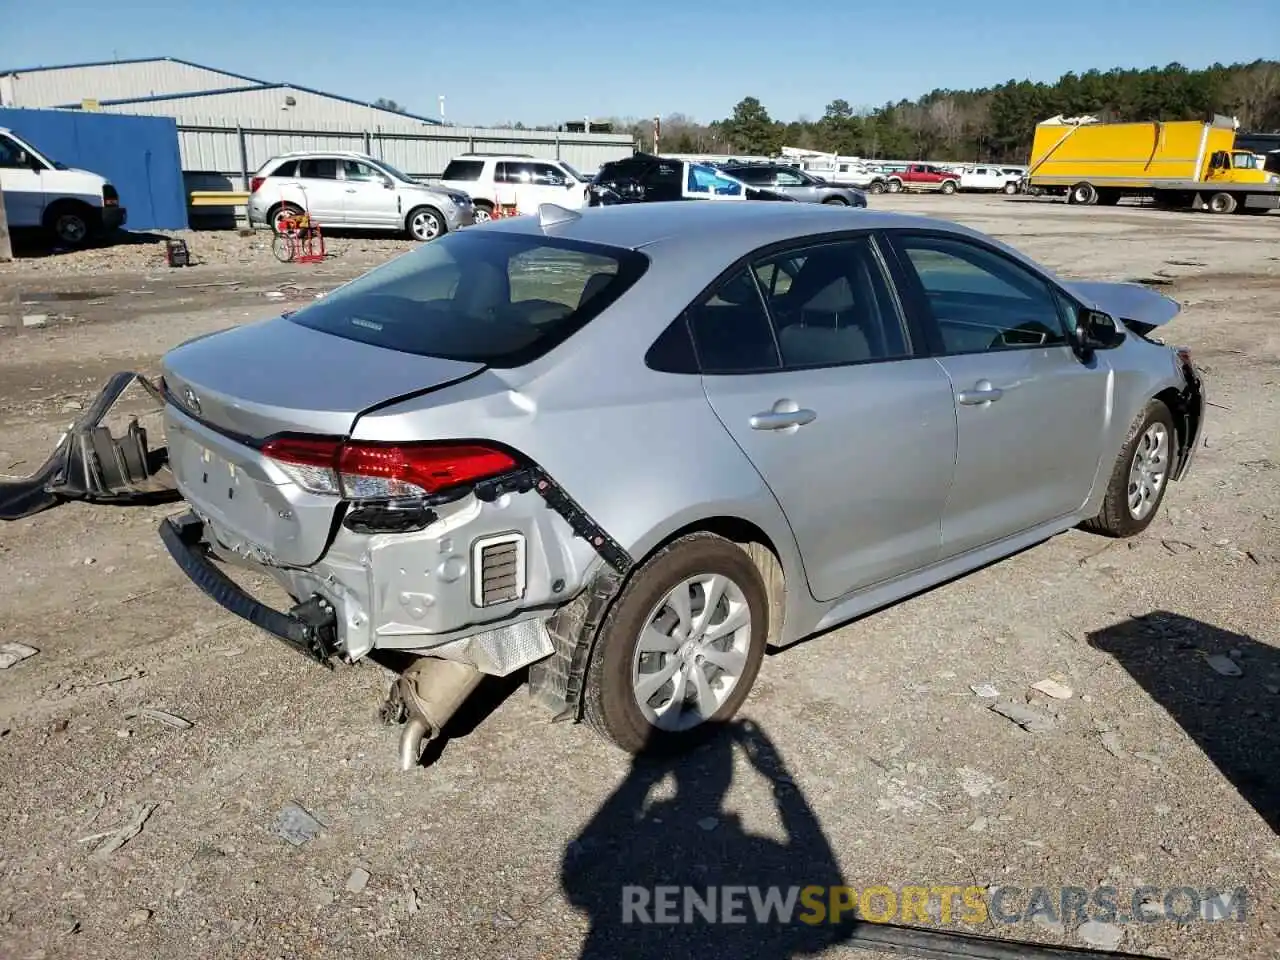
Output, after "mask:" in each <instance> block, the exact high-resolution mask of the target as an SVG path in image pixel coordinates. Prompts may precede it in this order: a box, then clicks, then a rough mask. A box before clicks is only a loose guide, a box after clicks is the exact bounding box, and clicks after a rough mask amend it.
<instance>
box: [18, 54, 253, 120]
mask: <svg viewBox="0 0 1280 960" xmlns="http://www.w3.org/2000/svg"><path fill="white" fill-rule="evenodd" d="M251 86H253V81H251V80H244V79H241V78H240V77H235V76H232V75H231V74H229V73H222V72H221V71H219V70H210V69H208V68H206V67H197V66H192V65H191V64H186V63H180V62H178V61H176V60H139V61H133V62H130V61H124V62H121V63H100V64H90V65H87V66H79V67H56V68H51V69H48V70H32V71H29V72H26V73H16V74H9V75H7V76H6V78H5V83H4V90H5V98H6V100H9V99H12V101H13V102H12V103H6V104H5V105H6V106H14V107H56V106H62V105H64V104H71V103H79V102H80V101H81V100H84V99H93V100H123V99H126V98H130V97H154V96H160V95H162V94H167V93H186V92H188V91H194V90H221V89H223V88H224V87H251ZM124 112H126V113H138V112H142V111H134V110H130V111H124ZM146 112H148V113H150V112H151V111H146Z"/></svg>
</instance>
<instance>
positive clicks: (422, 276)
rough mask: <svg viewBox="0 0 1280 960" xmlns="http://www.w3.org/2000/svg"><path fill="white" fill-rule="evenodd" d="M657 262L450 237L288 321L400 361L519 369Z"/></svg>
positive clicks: (478, 235)
mask: <svg viewBox="0 0 1280 960" xmlns="http://www.w3.org/2000/svg"><path fill="white" fill-rule="evenodd" d="M648 265H649V260H648V258H647V257H645V256H644V255H643V254H641V253H637V252H636V251H634V250H623V249H619V248H616V247H607V246H602V245H598V244H590V243H582V242H579V241H574V240H563V239H553V238H550V237H545V236H541V235H537V236H525V235H521V234H509V233H499V232H490V231H479V230H477V231H467V230H463V231H460V232H458V233H451V234H448V235H447V236H444V237H441V238H440V239H439V240H435V241H432V242H431V243H429V244H426V245H425V246H423V247H422V248H420V249H418V250H415V251H413V252H411V253H408V254H405V255H404V256H401V257H398V258H397V259H395V260H393V261H391V262H390V263H387V264H384V265H383V266H381V267H378V268H377V269H376V270H373V271H371V272H370V273H367V274H365V275H364V276H363V277H361V278H360V279H358V280H356V281H354V282H352V283H349V284H347V285H346V286H344V287H340V288H339V289H337V290H335V291H334V292H333V293H331V294H329V295H328V296H327V297H325V298H324V299H322V300H317V301H315V302H313V303H311V304H309V305H308V306H306V307H304V308H302V309H301V310H299V311H298V312H296V313H294V314H291V315H290V316H289V319H290V320H292V321H293V322H294V323H297V324H300V325H301V326H304V327H309V328H311V329H312V330H320V331H323V332H324V333H330V334H333V335H335V336H339V337H345V338H346V339H348V340H357V341H359V342H361V343H368V344H372V345H374V346H378V347H385V348H387V349H389V350H396V351H399V352H401V353H412V354H417V355H419V356H428V357H444V358H447V359H451V360H464V361H472V362H477V363H484V364H488V365H489V366H493V367H519V366H523V365H524V364H526V363H530V362H532V361H533V360H536V359H537V358H538V357H540V356H542V355H543V354H544V353H546V352H547V351H548V350H550V349H552V348H553V347H555V346H556V345H557V344H559V343H562V342H563V341H564V340H566V339H567V338H568V337H570V336H572V335H573V334H574V333H575V332H576V331H577V330H579V329H581V328H582V327H583V326H584V325H585V324H587V323H588V322H589V321H590V320H592V319H593V318H594V317H596V316H597V315H599V314H600V313H601V312H602V311H603V310H604V309H605V308H607V307H608V306H609V305H610V304H611V303H613V302H614V301H615V300H617V299H618V297H620V296H621V295H622V294H623V293H624V292H625V291H626V290H627V289H629V288H630V287H631V286H632V285H633V284H634V283H635V282H636V281H637V280H638V279H639V278H640V277H641V275H643V273H644V272H645V269H646V268H647V267H648Z"/></svg>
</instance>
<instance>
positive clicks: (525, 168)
mask: <svg viewBox="0 0 1280 960" xmlns="http://www.w3.org/2000/svg"><path fill="white" fill-rule="evenodd" d="M498 169H499V171H505V172H503V173H502V178H501V179H499V180H498V182H499V183H532V182H533V164H532V163H500V164H498Z"/></svg>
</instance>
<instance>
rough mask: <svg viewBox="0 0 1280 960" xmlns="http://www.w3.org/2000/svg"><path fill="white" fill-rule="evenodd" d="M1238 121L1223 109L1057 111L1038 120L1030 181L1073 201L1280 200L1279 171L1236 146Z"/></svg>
mask: <svg viewBox="0 0 1280 960" xmlns="http://www.w3.org/2000/svg"><path fill="white" fill-rule="evenodd" d="M1235 128H1236V123H1235V121H1234V120H1232V119H1231V118H1230V117H1221V116H1216V117H1214V118H1213V120H1212V121H1211V122H1208V123H1201V122H1199V121H1195V120H1176V121H1169V122H1161V121H1152V122H1149V123H1102V122H1100V121H1098V120H1096V119H1094V118H1093V117H1075V118H1069V119H1068V118H1064V117H1054V118H1052V119H1050V120H1045V121H1044V122H1043V123H1040V124H1037V125H1036V135H1035V141H1034V143H1033V145H1032V147H1031V164H1030V167H1029V169H1028V171H1027V177H1026V185H1027V186H1028V187H1029V188H1030V190H1031V192H1034V193H1047V194H1057V195H1065V196H1066V198H1067V202H1068V203H1080V204H1093V203H1100V204H1114V203H1118V202H1119V201H1120V198H1121V197H1125V196H1139V197H1151V198H1154V199H1155V201H1156V202H1157V203H1159V204H1160V205H1162V206H1169V207H1181V208H1192V209H1197V210H1209V211H1212V212H1213V213H1256V214H1263V213H1266V212H1267V211H1268V210H1275V209H1277V208H1280V175H1277V174H1275V173H1272V172H1270V171H1268V170H1266V169H1264V165H1263V161H1264V158H1263V157H1260V156H1258V155H1257V154H1255V153H1252V152H1250V151H1248V150H1238V149H1236V147H1235Z"/></svg>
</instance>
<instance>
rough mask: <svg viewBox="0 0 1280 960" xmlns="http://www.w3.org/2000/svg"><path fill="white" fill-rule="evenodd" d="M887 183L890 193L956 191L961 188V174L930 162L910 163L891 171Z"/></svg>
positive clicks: (886, 179)
mask: <svg viewBox="0 0 1280 960" xmlns="http://www.w3.org/2000/svg"><path fill="white" fill-rule="evenodd" d="M885 183H886V186H887V187H888V188H889V192H890V193H903V192H904V191H927V192H931V193H955V192H956V191H957V190H958V189H960V175H959V174H957V173H952V172H951V171H950V170H944V169H942V168H941V167H935V166H933V165H932V164H928V163H909V164H907V165H906V167H905V169H903V170H899V171H896V172H894V173H890V174H889V175H888V176H887V177H886V178H885Z"/></svg>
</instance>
